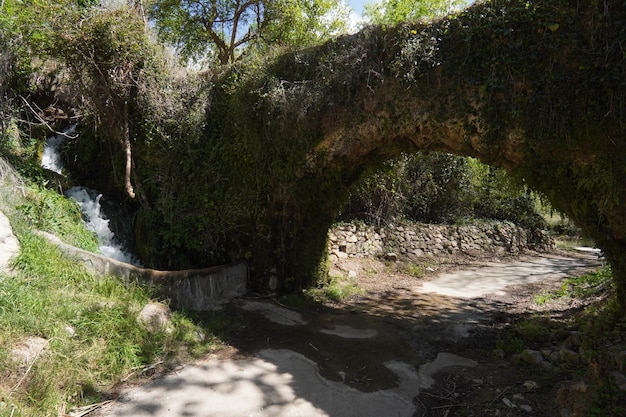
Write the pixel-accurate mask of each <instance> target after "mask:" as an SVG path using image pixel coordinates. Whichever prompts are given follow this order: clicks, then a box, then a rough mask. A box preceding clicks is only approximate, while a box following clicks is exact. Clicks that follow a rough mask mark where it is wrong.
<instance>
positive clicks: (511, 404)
mask: <svg viewBox="0 0 626 417" xmlns="http://www.w3.org/2000/svg"><path fill="white" fill-rule="evenodd" d="M502 402H503V403H504V405H506V406H507V407H509V408H515V407H517V406H516V405H515V404H513V402H512V401H511V400H509V399H508V398H506V397H503V398H502Z"/></svg>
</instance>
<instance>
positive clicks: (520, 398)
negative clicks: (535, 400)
mask: <svg viewBox="0 0 626 417" xmlns="http://www.w3.org/2000/svg"><path fill="white" fill-rule="evenodd" d="M513 401H517V402H522V401H526V398H525V397H524V396H523V395H522V394H513Z"/></svg>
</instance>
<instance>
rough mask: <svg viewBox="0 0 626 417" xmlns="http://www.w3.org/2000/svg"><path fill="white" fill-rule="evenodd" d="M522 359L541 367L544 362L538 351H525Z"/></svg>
mask: <svg viewBox="0 0 626 417" xmlns="http://www.w3.org/2000/svg"><path fill="white" fill-rule="evenodd" d="M521 359H522V360H523V361H524V362H526V363H528V364H530V365H539V364H540V363H541V362H543V355H542V354H541V352H539V351H538V350H532V349H525V350H524V351H523V352H522V356H521Z"/></svg>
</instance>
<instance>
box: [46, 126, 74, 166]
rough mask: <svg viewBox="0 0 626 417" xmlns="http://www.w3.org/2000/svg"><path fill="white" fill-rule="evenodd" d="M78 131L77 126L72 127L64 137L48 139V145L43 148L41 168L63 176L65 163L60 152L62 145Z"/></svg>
mask: <svg viewBox="0 0 626 417" xmlns="http://www.w3.org/2000/svg"><path fill="white" fill-rule="evenodd" d="M75 131H76V125H72V126H70V128H69V129H67V130H66V131H65V132H63V134H62V135H56V136H52V137H50V138H48V140H47V141H46V144H45V145H44V147H43V154H42V155H41V166H42V167H44V168H46V169H49V170H50V171H54V172H56V173H57V174H62V171H63V161H61V155H60V153H59V150H60V149H61V145H63V143H64V142H65V139H66V138H67V136H68V135H73V134H74V132H75Z"/></svg>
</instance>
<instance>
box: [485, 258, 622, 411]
mask: <svg viewBox="0 0 626 417" xmlns="http://www.w3.org/2000/svg"><path fill="white" fill-rule="evenodd" d="M612 293H613V290H612V281H611V269H610V267H608V266H604V267H603V268H600V269H599V270H597V271H594V272H591V273H588V274H585V275H582V276H579V277H571V278H568V279H567V280H565V282H564V284H563V286H562V288H560V289H559V290H557V291H553V292H544V293H541V294H539V295H538V296H536V297H535V301H536V302H540V303H545V302H548V301H550V300H557V299H566V300H574V299H585V298H588V297H590V296H595V295H598V294H604V295H605V297H600V298H601V300H600V301H597V302H594V303H592V304H589V305H588V306H587V307H586V308H585V309H584V310H583V311H575V310H573V311H571V312H570V313H567V314H563V312H559V313H558V314H556V315H554V316H552V315H550V314H549V313H544V314H543V315H532V316H531V317H527V318H523V319H521V320H519V321H518V322H516V323H514V325H513V327H512V329H511V331H510V332H507V333H506V334H504V335H502V336H500V337H499V338H498V340H497V342H496V347H497V348H498V349H501V350H502V351H504V352H505V353H506V354H515V353H520V352H521V351H522V350H523V349H526V348H529V347H530V348H541V347H546V346H555V345H556V346H560V343H562V342H563V341H564V340H566V338H567V337H568V336H569V335H571V332H572V330H576V331H577V332H578V334H579V335H580V338H581V342H582V343H581V347H580V351H579V353H580V355H581V359H582V363H581V364H580V365H579V366H572V367H569V368H564V367H560V368H559V370H558V372H560V373H562V374H563V375H561V380H562V379H563V378H564V376H565V377H567V378H568V379H570V380H581V379H582V380H585V381H586V382H587V383H588V385H589V388H588V392H587V393H586V394H584V398H583V399H581V401H583V402H584V404H585V407H586V414H585V415H589V416H625V415H626V402H625V400H626V392H624V391H623V389H621V388H619V387H618V386H617V383H616V381H615V379H614V377H613V376H612V374H613V373H614V372H619V373H622V374H624V372H626V361H624V360H623V358H624V356H623V352H626V317H623V316H621V315H620V309H619V307H618V304H617V299H616V297H615V296H614V294H612ZM607 295H608V296H607ZM543 374H544V375H545V372H544V373H543Z"/></svg>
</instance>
